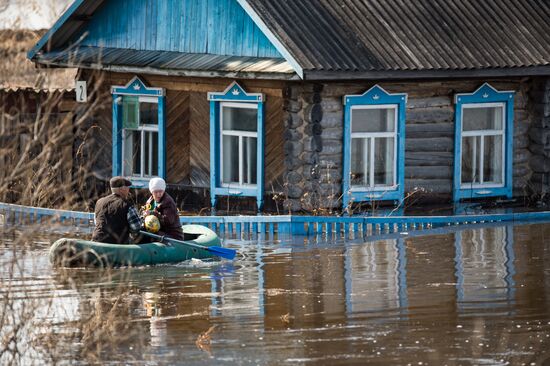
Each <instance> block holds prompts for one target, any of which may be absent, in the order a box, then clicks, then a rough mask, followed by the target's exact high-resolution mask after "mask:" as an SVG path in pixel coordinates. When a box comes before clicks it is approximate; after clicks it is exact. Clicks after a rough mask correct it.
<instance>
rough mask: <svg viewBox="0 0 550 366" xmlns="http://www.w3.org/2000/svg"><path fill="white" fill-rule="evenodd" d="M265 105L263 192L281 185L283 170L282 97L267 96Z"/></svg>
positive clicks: (276, 188) (270, 190) (278, 187)
mask: <svg viewBox="0 0 550 366" xmlns="http://www.w3.org/2000/svg"><path fill="white" fill-rule="evenodd" d="M265 106H266V108H265V109H266V113H265V122H264V131H265V142H266V146H265V156H266V158H265V192H272V191H274V190H278V189H280V188H281V187H282V185H283V174H284V172H285V164H284V151H283V145H284V139H283V134H284V123H283V98H277V97H273V98H268V99H267V100H266V103H265Z"/></svg>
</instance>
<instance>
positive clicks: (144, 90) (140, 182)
mask: <svg viewBox="0 0 550 366" xmlns="http://www.w3.org/2000/svg"><path fill="white" fill-rule="evenodd" d="M111 94H112V96H113V151H112V161H113V175H121V174H122V98H123V97H124V96H147V97H156V98H157V111H158V112H157V113H158V114H157V116H158V134H157V137H158V149H159V151H158V161H157V166H158V176H159V177H162V178H166V97H165V90H164V88H152V87H148V86H147V85H145V83H144V82H143V81H142V80H141V79H140V78H139V77H137V76H134V77H133V78H132V79H131V80H130V81H129V82H128V83H127V84H126V85H125V86H112V87H111ZM119 102H120V103H119ZM129 179H130V180H131V181H132V187H134V188H143V187H146V186H147V182H148V181H149V180H148V179H144V178H136V177H129Z"/></svg>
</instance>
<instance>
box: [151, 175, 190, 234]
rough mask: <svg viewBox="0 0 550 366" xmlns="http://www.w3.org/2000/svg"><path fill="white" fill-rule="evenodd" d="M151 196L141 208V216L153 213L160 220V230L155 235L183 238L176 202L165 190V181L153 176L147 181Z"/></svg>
mask: <svg viewBox="0 0 550 366" xmlns="http://www.w3.org/2000/svg"><path fill="white" fill-rule="evenodd" d="M149 192H151V197H149V199H148V200H147V203H145V206H144V207H143V208H142V214H143V216H147V215H155V216H156V217H158V219H159V221H160V231H159V232H158V233H157V235H161V236H168V237H170V238H173V239H177V240H183V230H182V229H181V224H180V217H179V214H178V209H177V207H176V202H175V201H174V199H173V198H172V197H170V195H169V194H168V193H167V192H166V182H165V181H164V179H162V178H153V179H151V180H150V181H149Z"/></svg>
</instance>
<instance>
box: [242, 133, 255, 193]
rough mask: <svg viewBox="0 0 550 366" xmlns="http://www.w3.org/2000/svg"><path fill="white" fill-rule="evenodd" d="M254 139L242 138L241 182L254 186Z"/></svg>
mask: <svg viewBox="0 0 550 366" xmlns="http://www.w3.org/2000/svg"><path fill="white" fill-rule="evenodd" d="M257 140H258V139H257V138H256V137H243V182H244V183H246V184H256V180H257V174H256V171H257V169H256V167H257V165H256V151H257V150H256V144H257Z"/></svg>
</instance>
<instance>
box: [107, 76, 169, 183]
mask: <svg viewBox="0 0 550 366" xmlns="http://www.w3.org/2000/svg"><path fill="white" fill-rule="evenodd" d="M111 94H112V96H113V156H112V159H113V175H123V176H126V177H128V178H129V179H130V180H131V182H132V185H133V186H134V187H143V186H146V185H147V182H148V181H149V179H150V178H151V177H153V176H160V177H163V178H165V177H166V131H165V126H166V121H165V96H164V95H165V92H164V89H163V88H148V87H147V86H145V84H144V83H143V81H141V80H140V79H139V78H138V77H137V76H136V77H134V78H133V79H132V80H131V81H130V82H129V83H128V84H126V85H125V86H113V87H111Z"/></svg>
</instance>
